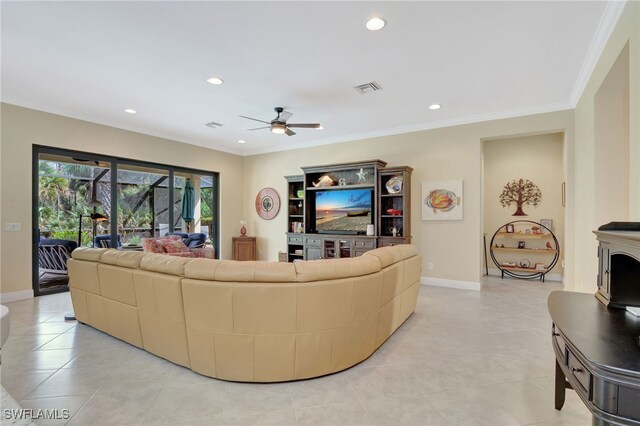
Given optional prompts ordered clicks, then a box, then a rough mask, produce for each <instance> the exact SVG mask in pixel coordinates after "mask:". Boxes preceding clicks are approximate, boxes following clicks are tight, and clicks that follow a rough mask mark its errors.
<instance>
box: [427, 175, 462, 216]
mask: <svg viewBox="0 0 640 426" xmlns="http://www.w3.org/2000/svg"><path fill="white" fill-rule="evenodd" d="M462 212H463V209H462V181H461V180H452V181H447V182H423V183H422V220H462Z"/></svg>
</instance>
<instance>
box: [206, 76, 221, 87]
mask: <svg viewBox="0 0 640 426" xmlns="http://www.w3.org/2000/svg"><path fill="white" fill-rule="evenodd" d="M207 82H209V83H211V84H215V85H219V84H222V83H224V81H223V80H222V79H221V78H220V77H211V78H208V79H207Z"/></svg>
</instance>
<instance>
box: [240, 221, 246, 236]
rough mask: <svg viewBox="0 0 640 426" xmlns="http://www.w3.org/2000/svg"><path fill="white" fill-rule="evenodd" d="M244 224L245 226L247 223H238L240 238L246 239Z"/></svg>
mask: <svg viewBox="0 0 640 426" xmlns="http://www.w3.org/2000/svg"><path fill="white" fill-rule="evenodd" d="M246 224H247V222H245V221H244V220H241V221H240V236H241V237H246V236H247V228H246V227H245V225H246Z"/></svg>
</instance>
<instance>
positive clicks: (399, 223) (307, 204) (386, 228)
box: [285, 160, 413, 262]
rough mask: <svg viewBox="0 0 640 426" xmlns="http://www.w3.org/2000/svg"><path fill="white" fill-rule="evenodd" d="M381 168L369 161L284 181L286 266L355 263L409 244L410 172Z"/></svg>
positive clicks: (312, 169)
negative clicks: (315, 262) (336, 261)
mask: <svg viewBox="0 0 640 426" xmlns="http://www.w3.org/2000/svg"><path fill="white" fill-rule="evenodd" d="M386 166H387V163H386V162H384V161H381V160H370V161H361V162H353V163H342V164H332V165H323V166H310V167H302V170H303V172H304V174H302V175H296V176H285V179H286V180H287V186H288V191H287V199H288V202H287V204H288V205H287V208H288V211H287V215H288V216H287V261H288V262H293V261H294V260H303V259H304V260H314V259H333V258H340V257H356V256H361V255H362V254H364V253H365V252H367V251H369V250H373V249H374V248H376V247H383V246H392V245H396V244H408V243H410V242H411V172H412V171H413V169H412V168H411V167H409V166H401V167H388V168H387V167H386ZM320 203H327V204H326V206H327V207H326V208H325V204H320ZM337 203H338V204H339V203H342V204H341V205H338V204H337ZM329 206H330V207H329ZM367 225H370V226H367ZM367 228H368V229H367ZM367 231H369V232H367Z"/></svg>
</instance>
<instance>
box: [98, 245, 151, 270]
mask: <svg viewBox="0 0 640 426" xmlns="http://www.w3.org/2000/svg"><path fill="white" fill-rule="evenodd" d="M145 256H147V254H146V253H143V252H139V251H125V250H114V249H108V250H107V251H105V252H104V253H103V254H102V259H101V260H102V263H106V264H109V265H115V266H122V267H124V268H132V269H138V268H139V267H140V261H141V260H142V258H143V257H145Z"/></svg>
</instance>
